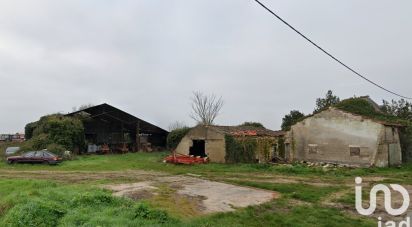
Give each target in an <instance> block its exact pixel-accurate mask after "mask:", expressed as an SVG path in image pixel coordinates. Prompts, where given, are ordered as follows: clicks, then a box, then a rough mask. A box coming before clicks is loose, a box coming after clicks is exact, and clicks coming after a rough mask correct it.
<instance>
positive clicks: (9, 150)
mask: <svg viewBox="0 0 412 227" xmlns="http://www.w3.org/2000/svg"><path fill="white" fill-rule="evenodd" d="M19 151H20V147H8V148H6V152H5V155H6V156H10V155H13V154H16V153H17V152H19Z"/></svg>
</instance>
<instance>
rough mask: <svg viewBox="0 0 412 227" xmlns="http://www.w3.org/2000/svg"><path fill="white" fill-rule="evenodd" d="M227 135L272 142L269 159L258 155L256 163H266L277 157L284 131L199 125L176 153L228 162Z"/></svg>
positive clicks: (187, 136)
mask: <svg viewBox="0 0 412 227" xmlns="http://www.w3.org/2000/svg"><path fill="white" fill-rule="evenodd" d="M226 135H230V136H233V138H235V139H237V140H241V139H244V138H248V139H253V140H256V141H259V140H262V139H264V138H266V139H267V140H270V141H272V142H271V147H270V151H269V154H268V156H267V157H262V155H261V154H259V153H256V157H255V159H256V160H254V161H257V162H265V161H268V159H271V158H272V157H273V156H276V154H277V152H278V141H279V138H283V136H284V132H283V131H272V130H269V129H265V128H256V127H250V126H203V125H199V126H196V127H195V128H193V129H192V130H190V131H189V132H188V133H187V134H186V136H184V137H183V139H182V140H181V141H180V143H179V145H178V146H177V148H176V153H178V154H185V155H194V156H201V157H205V156H207V157H208V158H209V160H210V161H211V162H218V163H225V162H226Z"/></svg>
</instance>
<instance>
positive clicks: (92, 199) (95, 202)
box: [71, 191, 116, 207]
mask: <svg viewBox="0 0 412 227" xmlns="http://www.w3.org/2000/svg"><path fill="white" fill-rule="evenodd" d="M115 202H116V200H115V198H114V197H113V196H111V195H110V194H109V193H105V192H103V191H94V192H86V193H83V194H79V195H77V196H76V197H74V198H73V199H72V201H71V204H72V206H74V207H78V206H100V205H111V204H114V203H115Z"/></svg>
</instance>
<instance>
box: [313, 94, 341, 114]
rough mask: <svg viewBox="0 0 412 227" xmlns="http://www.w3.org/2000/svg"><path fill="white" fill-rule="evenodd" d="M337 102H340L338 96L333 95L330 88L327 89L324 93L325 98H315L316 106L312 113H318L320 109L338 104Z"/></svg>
mask: <svg viewBox="0 0 412 227" xmlns="http://www.w3.org/2000/svg"><path fill="white" fill-rule="evenodd" d="M339 102H340V99H339V97H338V96H336V95H333V92H332V91H331V90H329V91H328V92H327V93H326V95H325V98H318V99H316V108H315V110H314V111H313V113H318V112H320V111H322V110H325V109H327V108H328V107H330V106H333V105H335V104H338V103H339Z"/></svg>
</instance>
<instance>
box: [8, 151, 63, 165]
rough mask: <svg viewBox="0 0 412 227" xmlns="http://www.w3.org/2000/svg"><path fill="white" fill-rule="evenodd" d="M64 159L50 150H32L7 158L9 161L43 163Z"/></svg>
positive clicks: (54, 162) (55, 162)
mask: <svg viewBox="0 0 412 227" xmlns="http://www.w3.org/2000/svg"><path fill="white" fill-rule="evenodd" d="M61 161H62V159H61V158H60V157H58V156H57V155H55V154H53V153H51V152H50V151H30V152H27V153H24V154H23V155H21V156H11V157H8V158H7V163H9V164H13V163H42V164H49V165H53V164H57V163H59V162H61Z"/></svg>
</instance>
